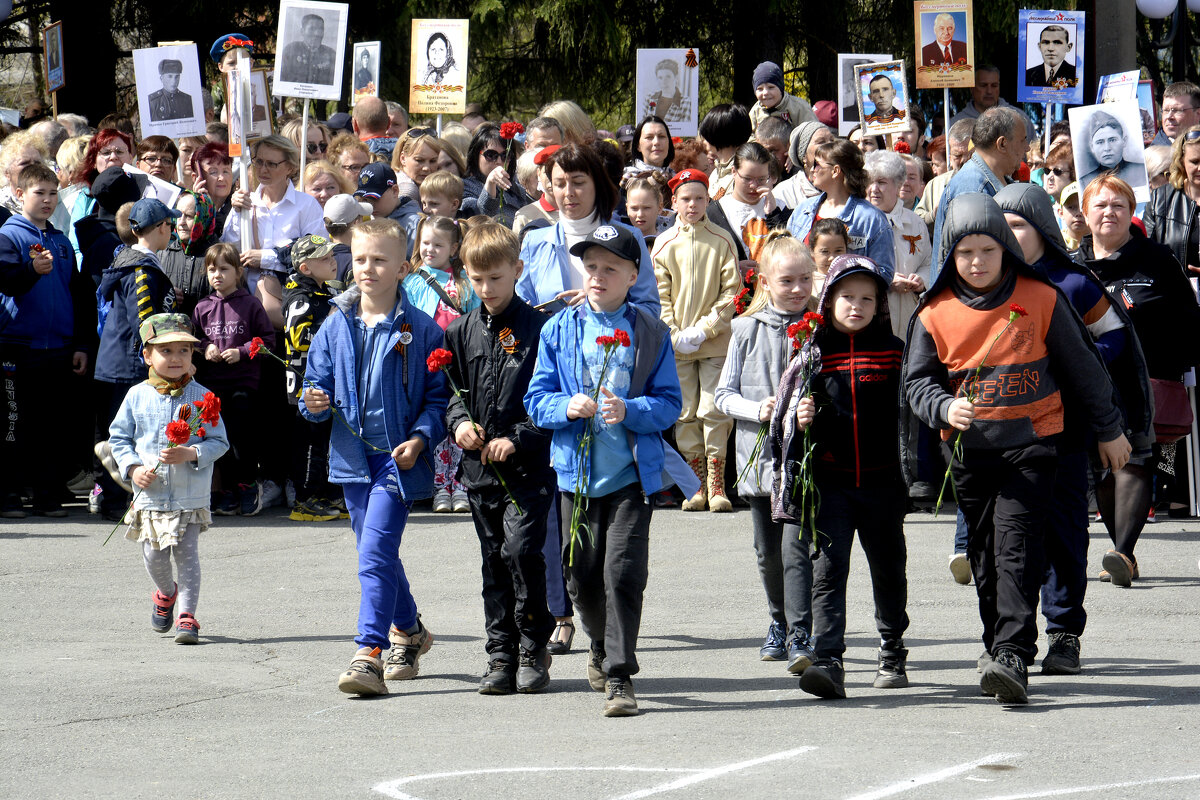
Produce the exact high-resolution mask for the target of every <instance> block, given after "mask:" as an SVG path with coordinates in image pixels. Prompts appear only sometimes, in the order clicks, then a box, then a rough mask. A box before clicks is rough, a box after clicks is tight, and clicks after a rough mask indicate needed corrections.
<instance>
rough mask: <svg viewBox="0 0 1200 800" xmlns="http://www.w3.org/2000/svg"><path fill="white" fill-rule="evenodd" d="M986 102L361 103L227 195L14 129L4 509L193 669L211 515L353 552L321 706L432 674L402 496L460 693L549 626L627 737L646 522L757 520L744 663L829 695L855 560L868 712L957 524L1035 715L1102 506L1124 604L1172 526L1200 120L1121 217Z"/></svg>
mask: <svg viewBox="0 0 1200 800" xmlns="http://www.w3.org/2000/svg"><path fill="white" fill-rule="evenodd" d="M238 50H245V51H246V54H247V55H248V56H250V57H252V56H253V46H252V44H251V43H250V41H249V40H248V38H247V37H246V36H244V35H242V34H230V35H228V36H225V37H222V38H221V39H219V40H218V41H217V42H216V43H215V44H214V45H213V48H212V53H211V54H212V58H213V61H214V62H215V63H216V64H217V65H218V67H219V68H220V69H228V68H229V67H230V66H231V65H232V64H233V63H234V60H235V56H236V54H237V51H238ZM977 74H978V76H979V82H978V85H977V87H976V88H975V89H974V90H972V101H971V103H970V104H969V105H968V107H967V108H966V109H965V110H964V111H963V112H961V113H960V114H958V115H957V116H956V117H955V119H954V120H953V121H952V122H951V124H950V126H949V128H948V129H947V130H945V131H942V132H941V133H940V134H939V135H937V136H932V137H930V136H929V134H930V132H931V131H930V129H929V126H928V125H927V122H926V119H925V117H924V114H923V113H922V112H921V110H920V109H919V108H918V107H916V106H911V107H910V108H909V109H908V117H909V119H910V120H911V128H910V130H909V131H908V132H907V133H903V134H898V135H896V136H895V137H889V139H888V140H887V141H885V140H884V139H882V138H881V137H876V136H863V135H862V131H861V130H858V131H856V132H854V133H852V134H851V135H850V136H848V137H840V136H838V135H837V133H836V130H835V128H836V121H835V119H834V115H835V114H836V111H837V107H836V105H835V104H834V103H833V102H832V101H829V100H822V101H819V102H815V103H813V104H811V105H810V104H809V102H808V101H806V100H804V99H802V98H798V97H795V96H793V95H791V94H789V93H788V92H787V91H786V89H785V86H784V77H783V71H782V70H781V69H780V67H779V66H778V65H775V64H772V63H769V62H768V63H764V64H762V65H760V66H759V68H758V69H757V70H756V71H755V76H754V82H755V87H754V89H755V95H756V97H757V99H758V102H756V103H755V104H754V106H753V107H752V108H750V109H746V108H744V107H743V106H741V105H738V104H736V103H722V104H719V105H717V106H714V107H713V108H711V109H708V110H707V111H706V113H704V115H703V117H702V118H701V121H700V124H699V135H698V136H697V137H695V138H691V139H687V140H683V139H680V138H677V137H675V136H674V135H673V134H672V131H671V125H672V121H671V120H668V119H665V118H663V117H662V116H655V115H648V116H645V117H644V118H642V119H641V120H639V121H638V123H637V124H636V126H634V125H625V126H622V127H621V128H619V129H618V130H617V131H615V132H608V131H604V130H597V128H596V127H595V125H594V124H593V123H592V121H591V120H590V119H589V117H588V115H587V114H586V112H585V111H584V110H583V109H582V108H581V107H580V106H579V105H578V104H576V103H575V102H572V101H570V100H557V101H554V102H551V103H549V104H547V105H546V106H545V107H544V108H542V109H541V111H540V113H539V115H538V116H537V117H536V118H534V119H531V120H529V121H527V122H526V123H524V124H523V125H519V124H514V123H513V122H511V121H510V122H505V123H504V124H498V123H495V122H490V121H487V120H486V119H484V117H483V115H482V114H481V113H479V111H478V110H477V109H476V110H472V111H471V113H469V114H468V115H466V116H465V117H464V119H463V122H462V124H459V123H454V124H450V125H448V126H446V127H445V128H442V129H441V130H437V129H435V128H433V127H431V126H430V125H428V124H412V125H410V121H409V119H408V117H407V114H406V113H405V110H404V108H403V107H402V106H400V105H399V104H397V103H394V102H386V101H384V100H382V99H380V98H375V97H364V98H360V99H359V100H358V102H357V104H356V106H355V108H354V112H353V114H352V115H347V114H335V115H333V116H332V117H331V118H330V119H328V120H326V121H324V122H317V121H314V122H312V123H311V124H309V125H308V127H307V128H305V127H304V125H303V123H302V122H301V120H300V119H287V120H281V126H280V130H281V132H280V133H279V134H275V135H270V136H266V137H265V138H262V139H259V140H257V141H256V142H254V143H253V144H252V145H251V147H250V151H251V153H250V156H249V165H248V166H249V169H248V171H247V172H246V173H245V174H246V175H247V179H246V180H244V181H243V180H242V179H240V178H239V174H240V173H241V170H240V169H239V164H238V163H237V161H235V159H233V158H231V157H230V156H229V154H228V146H227V141H228V129H227V127H226V125H225V124H223V123H222V122H220V121H216V120H215V119H214V121H212V122H211V123H210V124H209V130H208V133H207V135H206V136H203V137H194V138H185V139H181V140H178V141H172V140H170V139H167V138H164V137H161V136H150V137H147V138H144V139H138V138H137V136H136V130H137V127H138V126H137V124H136V120H131V119H130V118H129V117H128V116H124V115H122V114H119V113H114V114H112V115H110V116H108V117H106V118H105V119H103V120H100V121H98V122H97V124H96V125H95V126H94V127H92V126H90V125H89V122H88V120H86V119H84V118H82V117H79V116H77V115H70V114H63V115H59V116H58V117H57V119H44V120H42V121H39V122H37V123H36V124H33V125H30V126H28V127H27V128H25V129H21V130H6V131H5V133H6V135H5V136H4V138H3V139H2V140H0V219H2V220H3V227H0V295H2V300H3V304H2V306H0V369H2V370H3V372H4V380H5V390H6V392H7V399H8V408H9V413H8V416H7V423H6V428H5V435H4V436H3V437H0V447H2V448H3V451H2V455H0V470H2V474H0V495H2V496H0V518H3V519H10V520H11V519H21V518H24V517H25V516H27V514H29V513H33V514H37V515H42V516H47V517H62V516H66V515H68V513H69V511H68V510H67V509H66V508H65V507H64V505H65V504H72V503H75V502H77V501H78V499H79V498H81V497H82V498H86V500H87V503H88V506H89V511H91V512H92V513H94V514H96V515H97V516H98V517H99V518H100V519H103V520H107V521H109V522H111V523H117V525H118V527H119V528H124V529H125V531H126V533H125V535H126V537H127V538H128V539H130V540H133V541H135V542H138V543H139V544H140V546H141V547H142V550H143V556H144V560H145V564H146V568H147V571H148V573H149V575H150V577H151V579H152V581H153V584H154V591H153V599H152V620H151V622H152V627H153V629H154V630H156V631H158V632H163V633H165V632H169V631H171V630H172V628H174V633H175V641H176V642H180V643H194V642H196V641H197V640H198V638H199V635H200V627H199V623H198V622H197V620H196V610H197V602H198V597H199V585H200V565H199V558H198V545H197V542H198V537H199V535H200V533H201V532H203V531H204V530H205V529H207V528H208V527H209V526H210V525H211V524H212V516H211V515H212V514H215V515H218V516H220V515H237V514H240V515H243V516H254V515H257V514H259V513H260V512H261V511H262V510H263V509H264V508H268V507H270V506H274V505H282V506H286V507H287V508H288V509H289V511H288V513H289V515H290V518H291V519H292V520H295V521H296V522H298V523H304V524H310V523H312V524H322V523H329V522H333V521H335V520H339V519H349V521H350V525H351V527H352V528H353V530H354V533H355V541H356V545H357V548H358V553H359V578H360V583H361V587H362V597H361V602H360V611H359V619H358V635H357V637H356V639H355V643H356V646H357V650H356V653H355V655H354V656H353V659H352V661H351V664H350V667H349V669H348V670H346V671H345V672H343V673H342V674H341V675H340V676H339V678H338V686H339V688H340V689H341V690H342V691H344V692H347V693H353V694H380V693H386V692H387V682H388V681H398V680H406V679H411V678H414V677H416V676H417V675H418V673H419V665H420V659H421V656H422V655H424V654H425V653H427V652H428V651H429V648H430V646H431V644H432V643H433V640H434V635H433V633H432V632H431V631H430V630H429V629H428V628H427V627H426V626H425V624H424V623H423V622H422V620H421V616H420V614H419V612H418V606H417V603H416V601H415V599H414V598H413V596H412V593H411V591H410V589H409V584H408V581H407V578H406V576H405V573H404V567H403V564H402V563H401V560H400V558H399V556H398V553H399V548H400V542H401V538H402V534H403V531H404V528H405V524H406V521H407V518H408V515H409V513H410V512H411V510H412V508H413V504H414V503H416V502H422V501H430V502H431V505H432V510H433V511H434V512H436V513H449V514H454V513H470V514H471V515H472V518H473V521H474V524H475V527H476V530H477V532H478V535H479V539H480V543H481V553H482V558H483V587H482V591H483V597H484V609H485V616H486V626H487V645H486V651H487V659H488V665H487V669H486V671H485V674H484V675H483V678H482V680H481V683H480V688H479V691H480V692H482V693H485V694H506V693H510V692H513V691H517V692H537V691H541V690H543V689H545V687H546V686H547V685H548V684H549V681H550V673H549V667H550V663H551V656H552V655H554V654H560V653H565V652H569V651H570V649H571V647H572V644H573V639H574V636H575V632H576V617H578V619H579V624H580V625H581V626H582V629H583V634H584V636H585V637H586V640H587V645H588V678H589V682H590V683H591V686H592V687H593V688H594V689H596V690H597V691H600V692H603V693H604V695H605V703H604V714H605V715H607V716H627V715H631V714H636V713H637V701H636V697H635V694H634V691H633V684H632V680H631V679H632V676H633V675H635V674H636V673H637V672H638V662H637V657H636V644H637V634H638V627H639V624H640V618H641V608H642V595H643V590H644V588H645V585H646V582H647V579H648V575H647V560H648V546H647V542H648V536H649V530H650V525H651V516H652V512H653V510H655V509H664V508H682V509H683V510H684V511H689V512H704V511H708V512H710V513H727V512H730V511H732V510H734V508H735V507H736V506H739V505H740V506H747V507H748V508H749V511H750V514H749V518H750V526H751V528H752V531H753V541H754V546H755V550H756V552H757V557H758V567H759V572H760V576H761V579H762V583H763V588H764V591H765V594H766V599H767V613H768V616H769V621H768V623H767V634H766V638H765V640H764V642H763V645H762V647H761V648H760V650H759V653H758V656H759V657H760V658H761V659H763V660H768V661H781V662H784V663H785V665H786V670H787V672H788V673H789V674H791V675H796V676H799V679H800V688H801V689H803V690H805V691H807V692H809V693H812V694H815V695H817V696H820V697H825V698H835V697H845V675H844V670H843V667H842V658H843V656H844V651H845V642H844V632H845V626H846V597H845V595H846V580H847V575H848V572H849V559H850V551H851V543H852V541H853V537H854V535H855V533H856V532H857V534H858V536H859V539H860V542H861V544H862V547H863V550H864V552H865V553H866V557H867V560H868V563H869V567H870V572H871V576H872V590H873V593H874V600H875V609H876V613H875V622H876V626H877V628H878V631H879V635H880V645H879V648H878V652H877V656H878V670H877V673H876V676H875V679H874V686H875V687H878V688H887V689H894V688H902V687H904V686H907V685H908V677H907V671H906V670H907V654H908V650H907V648H906V647H905V644H904V634H905V632H906V629H907V627H908V616H907V613H906V605H907V579H906V572H905V567H906V549H905V540H904V530H903V522H904V517H905V515H906V513H908V512H910V511H911V510H913V509H916V508H926V509H927V508H929V507H931V506H933V505H934V504H936V505H939V506H940V505H941V503H942V502H943V498H948V497H951V496H953V498H954V501H955V504H956V505H957V509H958V525H957V528H958V530H957V533H956V541H955V542H954V545H953V552H951V553H950V554H949V563H950V571H951V573H952V574H953V576H954V579H955V580H957V581H958V582H959V583H963V584H968V583H971V582H972V581H973V582H974V584H975V586H976V590H977V595H978V601H979V612H980V618H981V622H982V639H983V642H984V645H985V652H984V653H983V655H982V656H981V657H980V659H979V663H978V665H977V667H978V669H979V671H980V673H981V678H980V682H981V687H982V689H983V690H984V692H985V693H987V694H990V695H993V696H995V697H996V698H997V699H998V700H999V701H1001V702H1003V703H1024V702H1026V701H1027V697H1028V692H1027V687H1028V669H1029V667H1030V666H1031V665H1033V664H1034V663H1035V660H1036V659H1035V657H1036V655H1037V639H1038V623H1037V613H1038V608H1039V602H1040V606H1041V612H1042V614H1043V616H1044V617H1045V620H1046V623H1045V630H1046V633H1047V634H1048V639H1049V648H1048V651H1047V652H1046V654H1045V655H1044V657H1043V659H1042V664H1041V668H1042V671H1043V672H1044V673H1050V674H1073V673H1076V672H1079V671H1080V669H1081V663H1080V637H1081V636H1082V635H1083V632H1084V626H1085V623H1086V611H1085V608H1084V595H1085V591H1086V588H1087V584H1088V575H1087V572H1086V571H1087V547H1088V532H1087V528H1088V524H1089V522H1090V521H1091V520H1092V514H1093V513H1096V514H1097V515H1098V518H1099V519H1100V520H1102V521H1103V524H1104V526H1105V528H1106V529H1107V531H1108V534H1109V536H1110V537H1111V539H1112V548H1111V549H1109V550H1108V551H1107V552H1106V553H1105V554H1104V556H1103V568H1104V570H1103V572H1101V573H1100V575H1099V579H1100V580H1101V581H1108V582H1110V583H1112V584H1113V585H1115V586H1129V585H1131V583H1132V582H1133V581H1136V580H1138V579H1139V577H1140V574H1139V564H1138V561H1137V558H1136V555H1135V552H1134V549H1135V546H1136V544H1137V540H1138V537H1139V535H1140V533H1141V531H1142V529H1143V527H1144V526H1145V525H1146V523H1147V522H1148V521H1153V520H1154V518H1155V513H1156V509H1159V510H1164V511H1168V512H1170V513H1172V514H1186V513H1187V511H1188V509H1187V508H1186V507H1185V505H1184V504H1185V502H1186V497H1187V489H1186V482H1185V480H1184V478H1183V476H1184V475H1186V472H1184V470H1186V466H1185V458H1184V455H1183V449H1184V448H1182V447H1177V446H1176V445H1177V443H1179V442H1180V440H1181V437H1182V436H1184V435H1186V433H1187V432H1188V431H1189V430H1190V428H1189V427H1188V426H1189V424H1190V418H1191V408H1190V404H1189V401H1188V399H1187V395H1186V392H1185V390H1184V383H1183V380H1184V376H1185V374H1187V373H1188V372H1190V370H1191V369H1192V368H1193V367H1194V366H1195V365H1196V364H1197V363H1198V362H1200V344H1197V340H1196V337H1191V336H1188V335H1186V331H1188V330H1190V329H1192V327H1193V326H1195V325H1196V324H1197V323H1200V306H1198V305H1197V301H1196V292H1195V289H1194V287H1193V286H1192V285H1191V284H1190V283H1189V277H1190V275H1191V274H1192V273H1196V272H1200V253H1198V249H1197V248H1198V246H1200V245H1198V239H1197V236H1196V233H1195V232H1196V230H1198V229H1200V226H1197V224H1196V221H1195V219H1196V215H1197V201H1200V87H1197V86H1195V85H1192V84H1190V83H1176V84H1172V85H1171V86H1168V87H1167V88H1166V90H1165V92H1164V94H1163V99H1162V107H1163V126H1162V130H1160V131H1158V132H1157V136H1156V138H1155V139H1154V142H1153V143H1152V144H1151V145H1150V146H1149V147H1148V149H1147V151H1146V163H1147V166H1148V169H1149V173H1150V174H1149V180H1150V182H1151V185H1152V186H1153V187H1154V189H1153V193H1152V194H1151V197H1150V201H1149V202H1148V203H1145V204H1144V206H1143V205H1141V204H1139V203H1138V202H1137V201H1136V199H1135V197H1134V192H1133V189H1131V187H1130V185H1129V182H1128V181H1127V180H1125V179H1124V178H1123V176H1122V175H1120V174H1118V172H1117V171H1108V172H1102V173H1100V174H1098V175H1096V176H1093V177H1091V178H1090V180H1087V181H1077V180H1076V176H1075V175H1074V173H1073V169H1074V167H1073V164H1074V160H1073V158H1072V148H1073V147H1087V146H1089V143H1088V142H1087V141H1085V140H1084V138H1083V135H1082V133H1079V134H1073V132H1072V131H1071V130H1070V126H1069V125H1068V124H1067V123H1066V122H1059V123H1056V124H1054V126H1053V127H1052V129H1051V130H1050V133H1049V137H1048V141H1049V147H1048V149H1047V150H1046V151H1045V153H1044V155H1043V153H1042V148H1041V145H1040V142H1039V141H1038V140H1036V139H1035V138H1033V135H1032V134H1033V125H1032V123H1031V122H1030V120H1029V119H1028V118H1027V117H1026V116H1025V115H1024V114H1023V113H1022V112H1021V111H1020V110H1019V109H1017V108H1015V107H1013V106H1010V105H1009V104H1007V103H1006V102H1005V101H1004V100H1003V99H1002V98H1001V97H1000V90H999V71H998V70H996V69H995V68H992V67H980V68H978V69H977ZM210 113H211V112H210ZM1092 127H1095V126H1092ZM1090 133H1095V132H1094V131H1093V132H1090ZM302 153H303V154H304V156H305V158H304V161H306V165H305V166H304V168H303V170H301V160H302V159H301V154H302ZM151 176H152V177H153V178H155V179H157V181H154V182H152V181H151V180H150V178H151ZM163 182H165V183H166V184H175V185H176V186H177V187H178V190H179V191H178V193H177V196H175V197H173V198H170V202H169V203H165V202H163V200H164V198H162V197H161V196H160V191H161V187H162V186H163V185H164V183H163ZM179 426H183V427H184V428H186V429H187V430H183V428H180V427H179ZM947 545H948V547H947V549H948V550H949V549H950V546H949V543H947ZM172 557H173V558H174V561H175V566H174V570H173V569H172V565H171V558H172Z"/></svg>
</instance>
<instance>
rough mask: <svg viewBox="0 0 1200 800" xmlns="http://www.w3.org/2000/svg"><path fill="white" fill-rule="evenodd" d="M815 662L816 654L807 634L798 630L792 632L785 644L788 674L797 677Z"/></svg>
mask: <svg viewBox="0 0 1200 800" xmlns="http://www.w3.org/2000/svg"><path fill="white" fill-rule="evenodd" d="M816 660H817V653H816V651H815V650H813V647H812V640H810V639H809V638H808V632H807V631H804V630H801V629H800V628H797V629H796V630H794V631H792V635H791V637H790V638H789V639H788V643H787V661H788V665H787V670H788V672H790V673H792V674H793V675H799V674H801V673H802V672H804V670H806V669H808V668H809V666H811V665H812V663H813V662H814V661H816Z"/></svg>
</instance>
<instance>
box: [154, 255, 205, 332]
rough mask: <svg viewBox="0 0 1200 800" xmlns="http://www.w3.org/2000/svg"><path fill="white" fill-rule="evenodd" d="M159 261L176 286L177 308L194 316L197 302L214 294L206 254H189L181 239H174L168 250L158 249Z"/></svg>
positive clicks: (182, 312) (181, 312) (180, 311)
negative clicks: (205, 265)
mask: <svg viewBox="0 0 1200 800" xmlns="http://www.w3.org/2000/svg"><path fill="white" fill-rule="evenodd" d="M158 263H159V266H160V267H162V271H163V274H165V275H166V276H167V277H168V278H170V279H171V285H172V286H174V287H175V310H176V311H178V312H179V313H180V314H187V315H188V316H189V317H190V316H192V311H194V310H195V309H196V303H199V302H200V301H201V300H203V299H204V298H206V297H208V296H209V295H210V294H212V287H211V286H209V285H208V273H207V272H206V271H205V267H204V254H203V253H202V254H200V255H197V256H189V255H188V254H187V253H185V252H183V246H182V245H181V244H180V243H179V241H178V240H173V241H172V242H171V243H170V244H169V245H167V249H166V250H159V251H158Z"/></svg>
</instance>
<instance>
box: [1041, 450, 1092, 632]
mask: <svg viewBox="0 0 1200 800" xmlns="http://www.w3.org/2000/svg"><path fill="white" fill-rule="evenodd" d="M1087 473H1088V457H1087V453H1086V452H1085V451H1083V450H1072V451H1069V452H1068V451H1062V452H1060V453H1059V456H1058V467H1057V470H1056V474H1055V477H1054V502H1053V503H1052V504H1051V507H1050V514H1049V516H1048V518H1047V523H1048V524H1047V526H1046V540H1045V549H1046V569H1045V573H1044V575H1043V580H1042V616H1044V617H1045V618H1046V633H1073V634H1075V635H1076V636H1081V635H1083V628H1084V625H1086V624H1087V611H1086V610H1084V607H1083V598H1084V595H1085V594H1086V593H1087V551H1088V521H1089V520H1088V498H1087V490H1088V475H1087Z"/></svg>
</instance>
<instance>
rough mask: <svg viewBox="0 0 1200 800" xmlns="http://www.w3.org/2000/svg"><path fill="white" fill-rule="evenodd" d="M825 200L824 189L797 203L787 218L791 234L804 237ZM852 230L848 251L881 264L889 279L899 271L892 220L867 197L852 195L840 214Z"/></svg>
mask: <svg viewBox="0 0 1200 800" xmlns="http://www.w3.org/2000/svg"><path fill="white" fill-rule="evenodd" d="M824 202H825V193H824V192H821V193H820V194H818V195H816V196H815V197H810V198H808V199H807V200H805V201H804V202H803V203H801V204H800V205H799V206H797V207H796V210H795V211H793V212H792V218H791V219H789V220H788V225H787V227H788V230H789V231H791V233H792V236H795V237H796V238H797V239H799V240H800V241H804V240H805V238H806V237H807V236H808V232H809V230H811V229H812V226H813V224H814V223H815V222H816V220H817V210H818V209H819V208H820V207H821V204H822V203H824ZM838 219H840V220H841V221H842V222H844V223H846V230H848V231H849V232H850V248H849V252H850V253H852V254H853V255H856V256H866V257H867V258H869V259H871V260H872V261H874V262H875V263H876V264H878V265H879V272H880V274H881V275H883V276H884V277H885V278H887V280H888V282H889V283H890V282H891V280H892V276H893V275H895V274H896V265H895V251H894V250H893V249H892V224H891V223H890V222H888V218H887V214H884V213H883V212H882V211H880V210H879V209H878V208H876V207H875V206H873V205H871V204H870V203H868V202H867V201H866V200H863V199H861V198H858V197H855V196H854V195H850V199H849V201H847V203H846V206H845V208H843V209H842V213H841V215H840V216H839V217H838Z"/></svg>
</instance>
